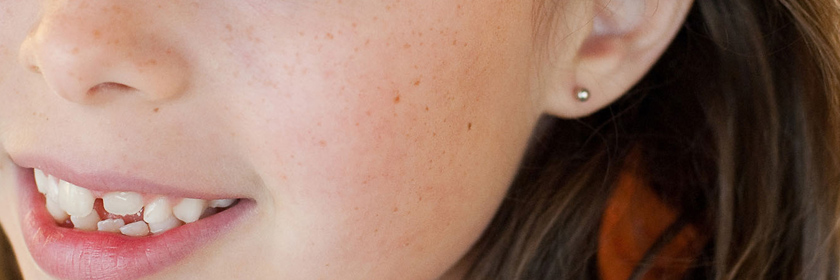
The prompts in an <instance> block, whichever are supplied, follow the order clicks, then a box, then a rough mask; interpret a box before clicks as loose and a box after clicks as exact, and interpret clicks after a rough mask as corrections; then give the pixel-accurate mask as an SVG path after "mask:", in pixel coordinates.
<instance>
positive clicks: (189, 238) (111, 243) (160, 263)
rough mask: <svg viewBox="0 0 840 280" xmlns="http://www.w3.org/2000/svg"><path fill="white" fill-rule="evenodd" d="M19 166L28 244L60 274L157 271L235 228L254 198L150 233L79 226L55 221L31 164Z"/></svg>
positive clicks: (129, 275) (123, 275)
mask: <svg viewBox="0 0 840 280" xmlns="http://www.w3.org/2000/svg"><path fill="white" fill-rule="evenodd" d="M18 169H19V172H18V178H19V179H18V184H19V185H20V187H21V188H20V194H21V196H22V198H23V200H22V201H23V203H21V204H20V207H21V209H20V210H21V211H20V213H21V214H22V215H21V219H22V221H21V224H22V227H23V233H24V238H25V240H26V245H27V247H28V248H29V252H30V253H31V254H32V257H33V258H34V259H35V261H36V262H37V263H38V265H39V266H41V268H42V269H44V270H45V271H46V272H47V273H49V274H51V275H53V276H55V277H58V278H62V279H135V278H140V277H143V276H148V275H151V274H154V273H157V272H159V271H161V270H163V269H164V268H166V267H168V266H171V265H174V264H176V263H177V262H178V261H180V260H182V259H184V258H186V257H188V256H189V255H191V253H192V252H194V251H196V250H198V249H200V248H201V247H202V246H204V245H207V244H208V243H210V242H211V241H213V240H215V239H217V238H219V237H220V236H222V235H223V234H225V233H226V232H228V231H229V230H231V229H232V228H234V226H235V224H236V223H238V222H240V221H242V220H244V219H245V217H246V216H248V214H249V213H252V212H253V211H251V209H253V208H254V203H253V201H251V200H242V201H240V203H238V204H237V205H236V206H234V207H231V208H230V209H227V210H225V211H223V212H221V213H218V214H216V215H213V216H210V217H207V218H205V219H202V220H200V221H198V222H196V223H191V224H186V225H183V226H180V227H177V228H174V229H172V230H169V231H167V232H166V233H163V234H160V235H153V236H148V237H128V236H124V235H118V234H113V233H101V232H86V231H79V230H74V229H69V228H62V227H59V226H58V225H56V223H55V221H54V220H53V219H52V217H51V216H50V215H49V213H48V212H47V210H46V207H45V206H44V205H45V203H46V202H45V198H44V196H43V195H41V194H40V193H38V192H37V191H36V187H35V179H34V175H33V172H32V169H28V168H18Z"/></svg>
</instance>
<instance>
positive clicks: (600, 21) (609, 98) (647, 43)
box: [535, 0, 692, 118]
mask: <svg viewBox="0 0 840 280" xmlns="http://www.w3.org/2000/svg"><path fill="white" fill-rule="evenodd" d="M564 3H565V4H563V3H561V4H558V5H563V7H551V8H552V12H557V13H560V14H558V15H554V16H552V17H551V20H552V21H553V22H551V23H549V24H547V25H543V26H546V27H545V28H548V30H542V32H548V34H550V39H549V41H548V42H547V44H546V45H545V48H544V49H543V50H541V51H540V52H541V53H542V54H541V55H544V58H543V59H537V62H536V63H537V65H536V67H537V70H536V71H537V75H536V80H535V85H536V87H535V90H536V91H537V92H536V93H535V95H536V96H537V99H538V102H539V103H540V104H538V106H539V108H540V109H542V112H544V113H548V114H551V115H555V116H558V117H564V118H578V117H583V116H586V115H589V114H592V113H594V112H596V111H598V110H600V109H601V108H604V107H605V106H607V105H609V104H610V103H612V102H613V101H615V100H616V99H618V98H619V97H621V96H622V95H623V94H624V93H625V92H627V91H628V90H629V89H630V88H631V87H632V86H633V85H634V84H636V83H637V82H638V81H639V80H640V79H641V78H642V77H643V76H644V75H645V74H646V73H647V72H648V70H650V68H651V67H652V66H653V64H654V63H655V62H656V60H658V59H659V57H660V56H661V55H662V53H663V52H664V51H665V49H666V48H667V47H668V45H669V44H670V43H671V41H672V40H673V39H674V36H676V33H677V31H678V30H679V29H680V26H681V25H682V23H683V22H684V21H685V17H686V15H687V14H688V11H689V9H690V8H691V5H692V1H691V0H592V1H564ZM538 32H539V31H538ZM580 89H587V90H588V91H589V92H590V97H589V99H588V100H586V101H581V100H579V99H578V97H577V92H578V90H580Z"/></svg>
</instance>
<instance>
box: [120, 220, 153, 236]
mask: <svg viewBox="0 0 840 280" xmlns="http://www.w3.org/2000/svg"><path fill="white" fill-rule="evenodd" d="M120 232H121V233H122V234H125V235H128V236H135V237H139V236H146V235H148V234H149V225H148V224H146V222H143V221H138V222H133V223H130V224H127V225H124V226H122V227H121V228H120Z"/></svg>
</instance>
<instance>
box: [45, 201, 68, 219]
mask: <svg viewBox="0 0 840 280" xmlns="http://www.w3.org/2000/svg"><path fill="white" fill-rule="evenodd" d="M47 212H50V215H51V216H52V217H53V219H54V220H55V221H56V222H57V223H64V221H66V220H67V218H70V215H67V212H64V209H61V206H58V202H55V201H53V200H52V199H47Z"/></svg>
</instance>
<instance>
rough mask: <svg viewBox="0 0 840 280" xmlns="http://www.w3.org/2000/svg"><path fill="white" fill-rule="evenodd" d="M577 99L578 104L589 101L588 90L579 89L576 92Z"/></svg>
mask: <svg viewBox="0 0 840 280" xmlns="http://www.w3.org/2000/svg"><path fill="white" fill-rule="evenodd" d="M577 99H578V101H580V102H586V101H587V100H589V90H588V89H585V88H579V89H578V90H577Z"/></svg>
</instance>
